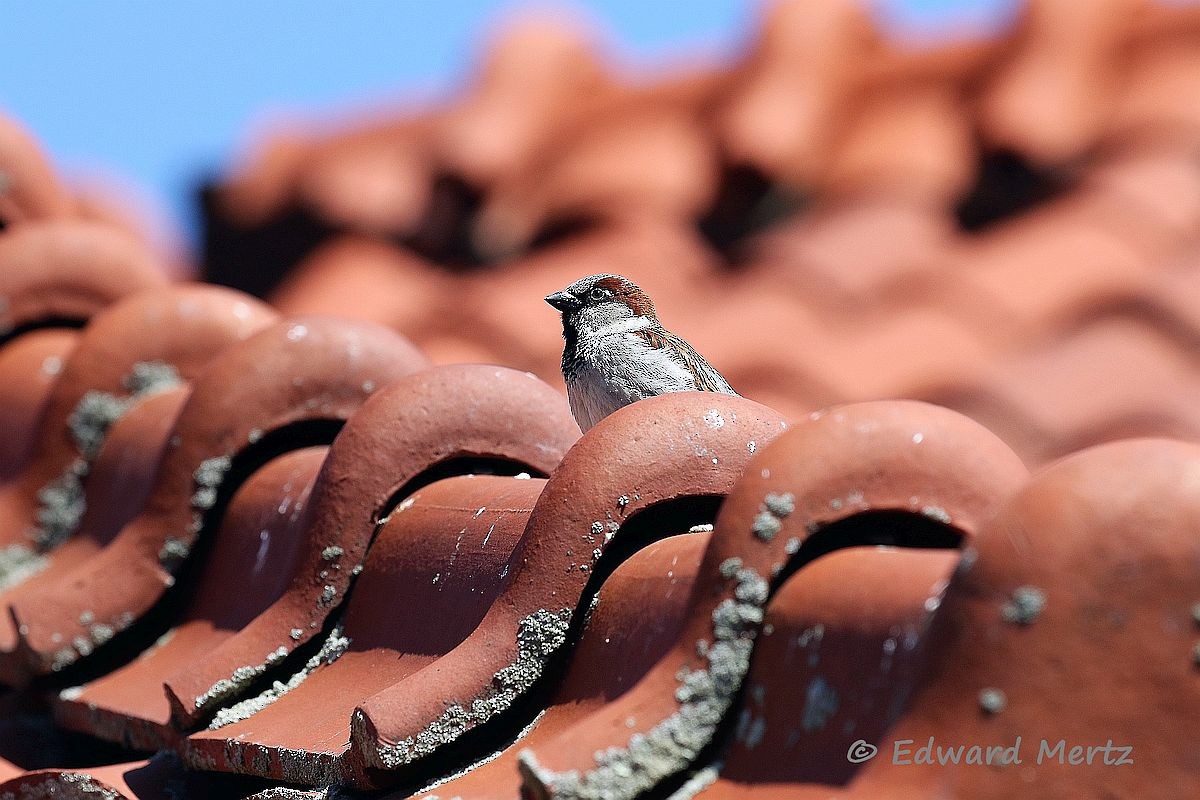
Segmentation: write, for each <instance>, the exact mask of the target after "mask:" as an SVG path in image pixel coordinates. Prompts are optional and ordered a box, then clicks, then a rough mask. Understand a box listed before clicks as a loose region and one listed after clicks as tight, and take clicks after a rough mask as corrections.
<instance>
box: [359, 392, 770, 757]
mask: <svg viewBox="0 0 1200 800" xmlns="http://www.w3.org/2000/svg"><path fill="white" fill-rule="evenodd" d="M785 426H786V424H785V423H784V421H783V420H782V419H781V418H780V417H778V416H777V415H776V414H775V413H774V412H773V411H771V410H770V409H768V408H766V407H764V406H760V405H758V404H757V403H754V402H751V401H749V400H745V399H743V398H740V397H730V396H727V395H714V394H709V393H697V392H686V393H679V394H669V395H662V396H659V397H652V398H649V399H646V400H643V401H640V402H637V403H634V404H632V405H630V406H626V407H625V408H623V409H621V410H619V411H617V412H616V413H614V414H612V415H611V416H609V417H607V418H606V419H605V420H603V421H602V422H601V423H600V424H599V425H597V426H596V427H595V428H593V429H592V430H590V431H589V432H588V434H587V435H586V436H584V437H583V438H582V439H580V440H579V442H578V443H577V444H576V445H575V446H574V447H573V448H571V450H570V452H568V453H567V455H566V456H565V457H564V458H563V462H562V464H561V465H560V466H559V468H558V469H556V470H555V471H554V473H553V475H552V476H551V478H550V481H549V483H547V485H546V489H545V491H543V492H542V495H541V497H540V498H539V499H538V503H537V507H536V508H535V509H534V512H533V515H532V516H531V517H530V519H529V527H528V530H527V531H526V534H525V537H524V539H523V540H522V544H521V548H520V550H519V552H518V554H517V555H516V556H515V557H514V568H513V570H512V572H511V574H510V576H509V578H508V582H507V583H506V585H505V589H504V593H503V594H502V595H501V596H500V598H499V599H498V600H497V601H496V603H495V604H494V605H493V606H492V608H491V609H490V610H489V612H488V614H487V616H486V617H485V618H484V620H483V622H482V623H480V625H479V627H478V629H476V631H475V632H474V633H473V634H472V635H471V636H470V637H469V638H468V639H467V640H466V641H465V642H463V643H462V644H461V645H459V646H458V647H456V648H455V649H454V650H453V651H451V652H450V653H449V654H448V655H446V656H444V657H443V658H441V659H439V660H438V661H437V662H435V663H434V664H433V665H431V666H429V667H427V668H425V669H424V670H421V671H419V672H417V673H416V674H414V675H412V676H411V677H409V678H408V679H406V680H404V681H401V682H400V683H398V684H396V685H395V686H393V687H391V688H389V689H386V690H384V691H382V692H380V693H379V694H377V695H375V696H374V697H372V698H371V699H369V700H367V701H365V702H364V703H362V704H361V706H360V707H359V708H358V709H356V710H355V712H354V717H353V719H352V726H351V731H352V736H353V739H352V744H353V747H354V748H355V749H357V750H358V751H359V753H360V756H361V757H363V758H365V760H366V762H367V764H368V765H369V766H372V767H382V768H391V769H396V768H401V767H404V766H406V765H409V764H413V763H414V762H416V761H418V760H420V759H422V758H424V757H427V756H429V755H430V754H432V753H436V752H438V751H439V750H440V749H441V748H443V747H445V746H446V745H448V744H450V743H451V742H454V741H455V740H457V739H458V738H459V737H460V736H461V735H462V734H463V733H465V732H467V731H470V730H473V729H475V728H477V727H479V726H480V725H483V724H485V723H487V722H488V721H490V720H492V719H493V718H494V717H496V716H497V715H499V714H500V713H501V712H503V711H505V710H507V709H509V708H511V707H513V706H514V704H516V705H519V704H520V701H521V699H522V698H523V697H524V696H525V695H526V693H527V692H529V691H530V690H531V689H533V688H534V687H535V686H537V685H538V684H539V683H540V680H541V678H542V673H543V670H544V669H545V666H546V663H547V661H548V660H549V659H550V657H551V656H553V655H554V654H555V653H556V652H558V651H559V650H560V649H561V648H562V647H563V645H564V644H565V642H566V638H567V631H568V628H569V627H570V625H571V622H572V620H573V619H575V620H577V621H581V620H579V619H578V618H579V615H580V614H582V613H583V612H584V610H585V609H586V608H587V607H588V605H589V603H590V600H591V598H590V597H589V596H587V588H588V585H589V581H590V578H591V575H592V571H593V569H594V568H596V569H599V570H600V574H603V572H604V570H605V569H606V566H607V564H609V563H611V562H612V561H613V560H614V558H616V559H619V558H620V555H619V553H621V551H622V548H624V547H633V546H634V545H635V544H640V543H642V541H643V537H645V536H647V535H654V534H658V535H662V534H663V533H665V531H662V530H652V531H649V532H648V533H647V532H641V533H639V532H638V525H637V524H634V525H630V524H629V523H631V522H635V521H637V520H638V519H639V518H643V519H644V518H645V517H644V515H643V512H647V513H655V510H656V507H657V513H660V514H661V513H666V512H667V511H669V510H672V509H673V512H672V513H674V514H675V515H676V516H683V517H689V516H690V517H692V518H695V517H703V516H705V515H706V514H708V513H710V512H711V506H712V504H713V502H714V501H715V500H717V499H718V498H720V497H722V496H723V495H724V494H725V493H726V492H727V491H728V490H729V488H730V487H731V486H732V485H733V483H734V481H736V479H737V478H738V477H739V476H740V475H741V473H742V470H743V469H744V467H745V465H746V463H747V461H749V460H750V458H751V456H752V454H753V453H754V452H755V451H756V450H757V449H758V448H759V447H762V446H765V444H766V443H767V442H769V441H771V440H772V439H774V438H775V437H776V436H778V435H779V433H780V432H782V431H783V429H784V428H785ZM704 521H705V520H704V519H703V518H701V519H694V522H704ZM647 524H649V523H648V522H647ZM623 529H624V530H626V531H627V533H626V535H625V536H621V532H622V530H623ZM672 532H673V531H672ZM635 539H636V540H637V541H636V542H635V541H634V540H635ZM613 547H615V548H616V550H617V553H616V554H614V553H610V554H609V558H608V559H607V560H606V559H604V558H603V556H604V554H605V551H607V550H610V548H613ZM510 716H511V715H510Z"/></svg>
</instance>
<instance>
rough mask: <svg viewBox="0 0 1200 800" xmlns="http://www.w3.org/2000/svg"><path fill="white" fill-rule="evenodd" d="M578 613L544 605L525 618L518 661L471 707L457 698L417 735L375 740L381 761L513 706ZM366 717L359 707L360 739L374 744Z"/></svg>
mask: <svg viewBox="0 0 1200 800" xmlns="http://www.w3.org/2000/svg"><path fill="white" fill-rule="evenodd" d="M573 613H574V610H573V609H570V608H563V609H559V610H558V611H548V610H546V609H539V610H537V611H535V612H534V613H532V614H530V615H529V616H527V617H525V618H524V619H523V620H521V622H520V624H519V625H518V627H517V658H516V660H515V661H513V663H511V664H509V665H508V666H507V667H505V668H503V669H501V670H500V671H498V672H497V673H496V674H495V675H494V676H492V681H491V683H490V684H489V685H488V687H487V688H486V689H485V690H484V691H483V692H482V693H480V694H479V695H478V696H476V697H475V698H474V699H473V700H472V701H471V704H470V707H469V708H468V707H465V706H463V705H461V704H458V703H454V704H452V705H450V706H449V707H448V708H447V709H446V710H445V711H444V712H442V715H441V716H440V717H438V718H437V719H436V720H434V721H433V722H432V723H430V724H429V725H428V726H427V727H426V728H425V729H424V730H423V731H421V732H420V733H419V734H417V735H416V736H415V737H410V738H408V739H405V740H403V741H400V742H396V743H395V744H393V745H387V744H382V743H374V749H375V753H376V755H377V756H378V758H379V761H380V762H381V763H382V764H383V765H384V766H385V767H387V768H389V769H397V768H399V767H401V766H403V765H405V764H410V763H412V762H413V761H416V760H417V759H419V758H423V757H425V756H427V755H429V754H431V753H433V752H434V751H435V750H437V749H438V748H439V747H441V746H443V745H445V744H448V743H450V742H453V741H454V740H456V739H458V737H460V736H461V735H462V734H464V733H465V732H467V731H468V730H471V729H472V728H475V727H477V726H478V725H481V724H483V723H484V722H487V721H488V720H489V719H491V718H492V717H494V716H496V715H497V714H499V713H500V712H502V711H505V710H506V709H508V708H509V707H510V706H511V705H512V704H513V702H514V701H515V700H516V699H517V698H518V697H520V696H521V695H522V694H524V693H525V692H527V691H529V689H530V688H531V687H532V686H533V684H534V683H535V682H536V681H537V680H538V678H540V677H541V676H542V671H543V670H544V669H545V667H546V662H547V661H548V660H549V658H550V656H551V655H552V654H553V653H554V652H555V651H556V650H558V648H560V647H562V645H563V644H564V643H565V642H566V640H567V629H568V628H569V627H570V624H571V616H572V614H573ZM365 722H366V721H365V720H364V719H362V717H361V715H360V714H359V713H358V712H356V713H355V717H354V719H353V720H352V721H351V725H352V726H353V727H354V728H355V730H356V735H358V738H359V740H360V741H362V742H366V743H371V742H372V739H371V737H369V736H368V735H366V731H365Z"/></svg>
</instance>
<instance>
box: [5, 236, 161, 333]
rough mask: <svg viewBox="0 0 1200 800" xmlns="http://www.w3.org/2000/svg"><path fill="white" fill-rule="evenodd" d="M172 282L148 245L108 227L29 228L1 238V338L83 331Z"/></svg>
mask: <svg viewBox="0 0 1200 800" xmlns="http://www.w3.org/2000/svg"><path fill="white" fill-rule="evenodd" d="M166 282H167V277H166V275H165V274H164V273H163V272H162V270H161V269H160V268H159V265H158V263H157V261H156V260H155V258H154V256H153V255H152V254H151V253H150V252H149V251H148V250H147V249H146V248H145V246H144V245H142V244H140V243H139V242H137V241H136V240H135V239H133V238H131V237H130V236H128V235H127V234H124V233H121V232H119V231H116V230H113V229H112V228H111V227H109V226H107V225H103V224H100V223H95V222H83V221H80V220H53V221H50V220H48V221H43V222H36V223H30V224H28V225H22V226H21V227H20V228H16V229H13V230H11V231H7V232H6V233H5V234H4V235H3V236H0V335H8V334H9V333H11V332H12V331H14V330H20V329H23V328H28V327H35V326H41V327H44V326H47V325H63V324H70V325H75V326H78V325H82V324H83V323H84V322H86V321H87V320H88V319H89V318H91V316H92V315H93V314H95V313H96V312H97V311H99V310H100V309H102V308H104V307H105V306H107V305H109V304H111V303H113V302H115V301H117V300H119V299H121V298H122V297H125V296H127V295H129V294H132V293H133V292H136V291H138V290H139V289H146V288H150V287H154V286H162V285H164V284H166Z"/></svg>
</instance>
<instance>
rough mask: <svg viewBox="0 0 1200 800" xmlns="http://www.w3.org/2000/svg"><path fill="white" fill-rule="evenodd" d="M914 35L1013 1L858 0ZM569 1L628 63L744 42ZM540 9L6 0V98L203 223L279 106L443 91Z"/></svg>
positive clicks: (460, 1) (57, 148) (405, 3)
mask: <svg viewBox="0 0 1200 800" xmlns="http://www.w3.org/2000/svg"><path fill="white" fill-rule="evenodd" d="M868 1H870V2H873V3H874V4H875V5H876V6H879V7H880V8H879V11H880V13H881V14H882V15H883V16H884V17H886V18H887V19H888V20H889V21H890V24H891V25H893V26H894V27H895V28H897V29H898V30H903V31H904V32H905V33H906V35H915V36H937V35H938V34H939V33H941V32H944V31H945V29H947V28H948V27H953V26H955V25H961V24H968V25H997V24H1003V20H1005V19H1007V18H1008V16H1009V15H1010V14H1011V8H1012V5H1013V3H1014V2H1015V0H864V2H868ZM532 7H533V8H570V9H573V11H574V13H577V14H580V13H581V14H583V15H584V16H585V17H589V18H591V19H592V20H593V22H595V23H596V24H597V25H598V27H599V29H600V30H601V31H603V32H604V34H605V36H606V38H607V41H608V43H609V45H610V49H611V52H612V53H613V54H614V56H616V57H617V58H618V59H619V60H621V61H624V62H626V63H632V64H635V65H636V64H653V63H655V62H656V61H662V60H669V59H670V58H672V57H679V56H684V55H686V54H688V53H695V52H710V53H713V52H715V53H732V52H736V49H737V47H738V44H739V42H741V41H742V39H743V38H744V36H745V35H746V32H747V30H748V27H749V25H750V24H751V22H752V20H753V18H754V14H755V12H756V9H757V4H756V3H754V2H746V1H745V0H689V1H687V2H684V1H683V0H679V1H673V2H645V0H596V1H595V2H590V3H586V4H585V3H576V4H573V5H571V6H554V5H549V4H546V3H539V4H538V5H537V6H532ZM529 8H531V6H530V5H529V4H528V3H520V4H516V3H513V2H500V1H499V0H452V1H451V0H441V1H440V2H435V1H434V0H391V1H390V2H385V0H355V1H354V2H337V3H334V2H328V1H326V2H316V0H287V1H286V2H284V0H172V2H162V0H108V2H82V1H79V2H71V1H69V0H9V2H6V4H5V8H4V14H3V16H4V24H3V25H2V26H0V76H2V77H0V110H3V111H4V112H5V113H9V114H13V115H15V116H16V117H18V118H19V119H21V120H22V121H24V122H25V124H26V125H28V126H29V127H31V128H32V129H33V130H34V132H35V133H36V134H37V136H38V137H39V138H40V139H41V141H42V142H43V143H44V144H45V146H46V147H47V148H48V149H49V151H50V153H51V155H52V157H53V158H54V160H55V162H56V163H57V164H58V165H60V167H61V168H62V169H63V170H64V171H65V172H66V173H67V174H68V175H69V176H71V177H82V178H86V177H88V176H96V177H102V178H103V177H107V178H111V179H116V180H117V181H118V182H119V183H124V184H125V185H126V186H127V187H128V188H129V189H131V190H133V191H134V192H135V194H139V195H141V196H142V197H143V198H144V199H145V200H146V201H147V203H148V204H149V205H150V206H151V207H153V208H157V209H159V210H160V211H161V212H162V213H163V214H164V216H165V218H166V219H168V220H170V224H172V225H174V226H175V227H177V228H179V229H180V230H182V231H184V232H185V233H191V232H194V230H195V216H196V212H195V207H194V203H193V201H192V191H193V189H194V187H195V186H196V184H197V183H198V181H199V180H200V179H201V178H203V177H204V176H206V175H212V174H214V173H215V172H217V171H219V170H220V168H221V166H222V165H223V164H225V163H227V162H228V160H229V159H230V157H231V156H232V154H233V153H235V152H236V151H237V148H238V146H239V145H240V144H241V143H243V142H245V141H246V139H247V137H248V136H250V135H251V133H252V132H253V131H254V130H255V126H256V125H257V124H259V123H261V122H262V121H263V120H266V119H270V118H271V117H272V116H276V117H278V116H297V115H299V116H304V117H310V116H311V117H320V116H327V115H330V114H336V112H337V111H338V110H345V109H356V108H362V107H364V106H365V107H370V106H373V105H377V104H379V103H383V102H388V101H404V100H405V99H409V98H420V97H422V96H426V97H428V96H432V95H444V94H445V93H447V92H450V91H452V90H453V88H454V87H455V85H456V84H457V83H458V82H459V81H460V80H461V78H462V76H463V75H464V74H465V73H466V72H467V71H468V70H469V67H470V64H471V62H472V58H473V56H474V55H475V54H476V53H477V52H478V49H479V46H480V43H481V41H482V40H483V37H484V36H485V35H486V33H487V31H488V30H489V27H490V26H491V25H492V24H493V23H495V22H496V21H498V20H502V19H504V18H505V17H506V16H508V15H511V14H512V13H514V12H515V11H521V10H527V9H529Z"/></svg>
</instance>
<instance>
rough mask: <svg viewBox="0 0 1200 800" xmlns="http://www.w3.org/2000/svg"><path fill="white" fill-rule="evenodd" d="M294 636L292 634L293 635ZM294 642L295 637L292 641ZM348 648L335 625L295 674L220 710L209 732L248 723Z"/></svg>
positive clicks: (339, 629)
mask: <svg viewBox="0 0 1200 800" xmlns="http://www.w3.org/2000/svg"><path fill="white" fill-rule="evenodd" d="M293 633H295V631H293ZM293 638H296V637H293ZM349 647H350V640H349V639H348V638H347V637H346V636H345V635H343V629H342V626H341V625H340V624H339V625H337V626H336V627H335V628H334V629H333V631H332V632H331V633H330V634H329V637H328V638H326V639H325V641H324V642H323V643H322V644H321V649H320V650H318V651H317V652H316V654H315V655H313V657H312V658H310V659H309V660H308V661H307V662H305V664H304V666H303V667H302V668H301V669H300V671H299V672H297V673H295V674H294V675H292V677H290V678H289V679H288V680H287V681H275V682H274V684H272V686H271V688H270V689H267V690H266V691H264V692H263V693H261V694H259V695H258V696H256V697H251V698H248V699H246V700H243V701H241V702H240V703H235V704H234V705H232V706H229V707H227V708H222V709H221V710H219V711H218V712H217V713H216V716H214V717H213V720H212V722H210V723H209V725H208V729H209V730H210V731H215V730H219V729H220V728H224V727H225V726H226V725H232V724H233V723H235V722H241V721H242V720H244V719H249V718H250V717H252V716H253V715H255V714H257V713H258V712H259V711H262V710H263V709H264V708H266V707H267V706H269V705H271V704H272V703H274V702H275V701H276V700H278V699H279V698H281V697H283V696H284V695H285V694H287V693H288V692H290V691H292V690H293V689H295V688H296V687H297V686H299V685H300V684H302V683H304V681H305V680H306V679H307V678H308V676H309V675H311V674H312V673H313V672H314V671H315V670H316V669H317V668H319V667H320V666H322V665H324V664H332V663H333V662H335V661H337V660H338V659H339V658H341V657H342V654H343V653H345V652H346V650H347V648H349Z"/></svg>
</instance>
